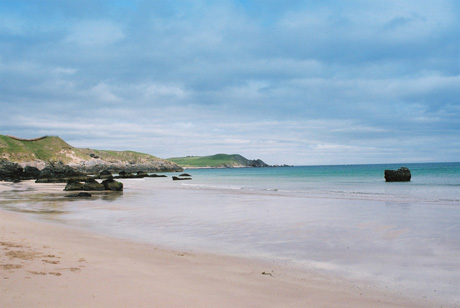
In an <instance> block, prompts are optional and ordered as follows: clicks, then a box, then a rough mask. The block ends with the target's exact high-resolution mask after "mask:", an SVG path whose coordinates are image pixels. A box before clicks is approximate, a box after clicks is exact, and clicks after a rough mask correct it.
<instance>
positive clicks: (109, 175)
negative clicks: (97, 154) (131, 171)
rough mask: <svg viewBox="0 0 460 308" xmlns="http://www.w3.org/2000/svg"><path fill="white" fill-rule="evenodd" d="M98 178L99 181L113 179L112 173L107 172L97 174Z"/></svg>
mask: <svg viewBox="0 0 460 308" xmlns="http://www.w3.org/2000/svg"><path fill="white" fill-rule="evenodd" d="M99 178H100V179H110V178H113V175H112V172H110V171H109V170H103V171H101V173H99Z"/></svg>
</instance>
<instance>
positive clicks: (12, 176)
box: [0, 159, 40, 182]
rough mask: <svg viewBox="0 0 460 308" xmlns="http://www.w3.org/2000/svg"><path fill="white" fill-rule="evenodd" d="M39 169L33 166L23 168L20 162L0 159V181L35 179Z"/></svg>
mask: <svg viewBox="0 0 460 308" xmlns="http://www.w3.org/2000/svg"><path fill="white" fill-rule="evenodd" d="M39 174H40V170H38V169H37V168H35V167H29V166H26V167H25V168H24V169H23V167H22V166H21V165H20V164H17V163H12V162H10V161H7V160H4V159H2V160H0V181H11V182H13V181H20V180H32V179H37V178H38V176H39Z"/></svg>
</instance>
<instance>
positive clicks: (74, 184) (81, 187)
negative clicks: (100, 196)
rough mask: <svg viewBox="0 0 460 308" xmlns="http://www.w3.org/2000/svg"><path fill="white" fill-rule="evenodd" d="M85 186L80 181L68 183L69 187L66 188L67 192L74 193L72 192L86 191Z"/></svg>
mask: <svg viewBox="0 0 460 308" xmlns="http://www.w3.org/2000/svg"><path fill="white" fill-rule="evenodd" d="M84 188H85V185H84V184H83V183H81V182H79V181H74V180H71V181H68V182H67V185H66V186H65V188H64V190H65V191H72V190H85V189H84Z"/></svg>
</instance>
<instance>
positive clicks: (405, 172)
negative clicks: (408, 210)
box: [385, 167, 412, 182]
mask: <svg viewBox="0 0 460 308" xmlns="http://www.w3.org/2000/svg"><path fill="white" fill-rule="evenodd" d="M411 177H412V175H411V173H410V170H409V168H406V167H401V168H399V169H398V170H385V181H387V182H408V181H410V179H411Z"/></svg>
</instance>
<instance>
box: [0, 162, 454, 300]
mask: <svg viewBox="0 0 460 308" xmlns="http://www.w3.org/2000/svg"><path fill="white" fill-rule="evenodd" d="M404 166H406V167H408V168H409V169H410V170H411V173H412V180H411V181H410V182H400V183H386V182H385V180H384V178H383V173H384V170H385V169H398V168H399V167H401V165H347V166H306V167H282V168H235V169H198V170H187V171H186V172H187V173H189V174H191V175H192V178H193V180H191V181H172V180H171V177H170V176H168V177H167V178H144V179H130V180H122V181H123V183H124V187H125V189H124V191H123V192H122V193H112V192H110V193H107V192H101V193H94V194H93V197H92V198H91V199H90V200H85V199H78V200H69V198H65V197H64V195H65V194H66V193H65V192H62V191H61V188H60V187H59V188H56V190H55V192H53V193H47V194H43V193H41V192H40V191H39V190H35V189H28V190H25V189H24V188H23V186H21V184H20V183H19V184H3V185H9V189H8V190H6V191H3V192H0V206H1V207H2V208H4V209H8V210H15V211H20V212H24V213H28V215H31V216H32V217H35V218H37V219H44V220H47V221H50V222H54V223H64V224H67V225H71V226H74V227H79V228H86V229H90V230H93V231H95V232H100V233H104V234H108V235H111V236H117V237H123V238H129V239H133V240H137V241H144V242H149V243H153V244H156V245H163V246H166V247H170V248H173V249H178V250H184V251H190V252H193V251H196V252H212V253H218V254H227V255H235V256H247V257H252V258H261V259H264V260H267V261H270V262H274V263H276V264H278V265H287V266H292V267H296V268H299V269H308V270H314V271H317V272H319V273H322V274H325V275H328V274H331V275H335V276H337V275H338V276H342V277H344V278H346V279H353V280H354V281H361V282H362V283H363V284H367V285H371V286H372V285H375V286H376V287H380V288H389V289H392V290H397V291H398V292H404V293H405V294H413V295H414V296H415V297H418V298H420V299H427V300H431V299H433V300H436V301H437V302H441V303H443V304H444V305H445V306H446V307H459V306H460V163H433V164H405V165H404Z"/></svg>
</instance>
